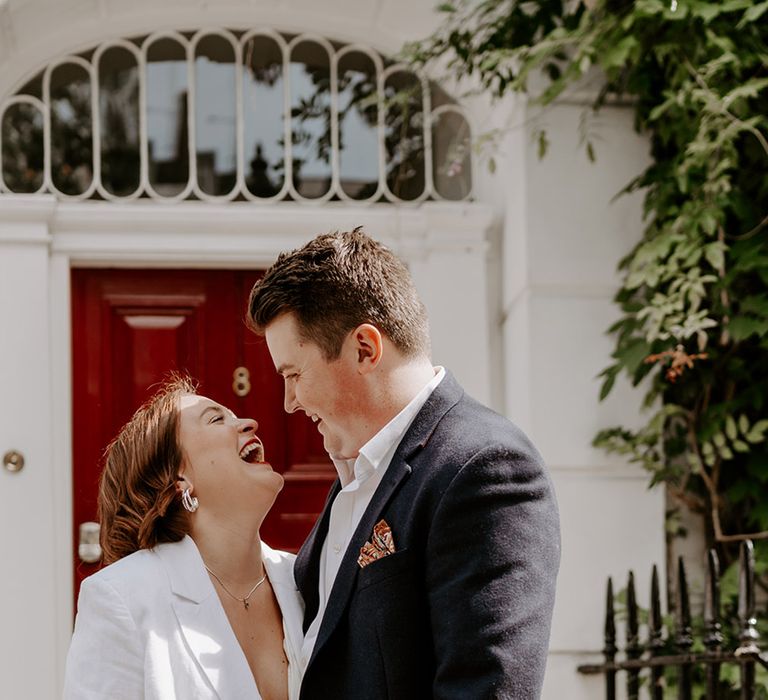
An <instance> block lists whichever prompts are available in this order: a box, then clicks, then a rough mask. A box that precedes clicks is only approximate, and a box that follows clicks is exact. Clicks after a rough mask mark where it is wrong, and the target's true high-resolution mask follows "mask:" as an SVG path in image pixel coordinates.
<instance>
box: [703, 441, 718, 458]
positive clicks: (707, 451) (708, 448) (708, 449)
mask: <svg viewBox="0 0 768 700" xmlns="http://www.w3.org/2000/svg"><path fill="white" fill-rule="evenodd" d="M701 453H702V454H703V455H704V456H705V457H707V456H713V455H714V454H715V448H714V447H712V443H711V442H710V441H709V440H705V441H704V442H702V443H701Z"/></svg>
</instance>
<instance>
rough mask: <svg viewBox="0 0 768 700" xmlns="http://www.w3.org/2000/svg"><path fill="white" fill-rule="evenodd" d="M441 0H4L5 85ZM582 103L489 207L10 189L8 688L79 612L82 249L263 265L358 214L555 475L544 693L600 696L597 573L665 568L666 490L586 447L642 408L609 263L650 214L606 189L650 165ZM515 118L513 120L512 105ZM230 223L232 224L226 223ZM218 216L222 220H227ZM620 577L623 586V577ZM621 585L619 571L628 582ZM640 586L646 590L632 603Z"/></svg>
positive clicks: (4, 228) (3, 551) (1, 362)
mask: <svg viewBox="0 0 768 700" xmlns="http://www.w3.org/2000/svg"><path fill="white" fill-rule="evenodd" d="M433 6H434V3H433V1H432V0H418V1H417V2H413V1H412V0H410V1H409V2H406V1H405V0H358V1H356V2H351V1H350V0H329V1H327V2H323V3H317V2H312V1H310V0H282V1H280V2H267V1H266V0H218V1H217V2H200V1H192V0H166V1H165V2H163V3H158V2H150V1H149V0H134V1H133V2H131V3H125V2H119V1H118V0H56V1H54V0H9V1H8V2H7V3H5V4H3V3H2V2H0V96H4V95H5V94H7V92H8V90H10V89H11V88H12V87H13V86H16V85H18V84H20V83H22V82H23V80H24V79H26V78H27V77H29V76H31V75H32V74H34V73H35V72H36V71H37V70H39V68H40V67H41V66H42V65H43V63H44V61H46V60H48V59H51V58H54V57H56V56H58V55H60V54H61V53H63V52H67V51H73V50H77V49H80V48H83V47H86V46H88V45H89V44H94V43H96V42H98V41H101V40H103V39H105V38H109V37H121V36H131V35H136V34H144V33H148V32H149V31H155V30H157V29H161V28H173V29H183V28H198V27H203V26H231V27H250V26H256V25H262V26H271V27H274V28H277V29H280V30H284V31H307V30H309V31H313V32H316V33H318V34H321V35H324V36H327V37H329V38H334V39H339V40H342V41H362V42H365V43H369V44H370V45H371V46H373V47H374V48H376V49H378V50H380V51H382V52H384V53H390V54H392V53H395V52H396V51H397V50H398V49H399V48H400V46H401V44H402V41H403V40H405V39H412V38H417V37H419V36H423V35H425V34H426V33H427V32H428V31H429V28H430V27H431V26H432V25H433V23H434V21H435V19H434V15H433V13H432V8H433ZM471 107H472V111H473V114H474V117H475V123H476V125H477V126H479V128H480V129H483V128H487V127H489V126H494V125H499V124H522V123H523V122H524V121H525V118H526V117H527V116H530V115H528V114H527V113H526V111H525V110H526V107H525V105H524V104H520V103H518V104H514V103H511V104H506V105H495V106H491V105H489V103H488V102H487V101H485V100H483V99H480V100H475V101H474V102H473V103H472V105H471ZM579 109H580V108H579V107H577V106H568V105H562V106H559V107H556V108H554V109H552V110H550V111H549V112H548V113H547V114H546V116H545V117H544V119H545V120H546V124H547V125H548V128H549V137H550V140H551V147H550V153H549V155H548V156H547V158H546V159H545V160H544V161H542V162H539V161H538V159H537V157H536V155H535V152H534V151H535V149H534V148H533V145H532V143H531V139H530V134H529V132H528V130H527V129H526V128H523V127H519V126H518V127H516V128H513V129H510V130H509V131H508V133H507V135H506V136H505V137H504V139H503V142H502V143H501V144H500V146H499V149H498V153H497V157H496V160H497V164H498V168H497V171H496V173H495V174H494V175H491V174H490V173H489V172H488V171H487V170H486V169H485V168H484V167H483V166H482V165H481V168H480V170H478V171H477V172H476V173H475V183H476V192H477V199H478V200H479V204H473V205H470V206H464V205H453V204H446V205H442V204H426V205H422V206H421V207H416V208H414V207H402V208H392V207H380V206H373V207H358V208H355V209H350V208H349V207H344V206H337V205H327V206H325V207H315V206H309V207H302V206H297V205H291V204H288V203H285V204H282V205H278V206H272V207H265V208H254V207H252V206H250V205H215V206H214V205H204V206H194V205H193V206H188V205H175V206H173V207H165V206H158V205H152V204H138V203H137V204H135V205H130V204H126V205H106V204H98V205H94V204H93V203H87V202H86V203H82V204H67V205H59V204H56V203H55V202H54V201H53V200H52V199H45V200H37V201H35V202H29V201H26V200H25V199H24V198H13V199H9V198H7V197H0V329H2V330H0V396H2V401H0V454H2V453H3V452H5V451H6V450H7V449H10V448H15V449H19V450H21V451H22V452H24V454H25V457H26V458H27V467H26V468H25V470H24V471H23V472H21V473H20V474H9V473H7V472H5V471H0V527H2V530H0V560H1V561H3V566H4V571H6V572H10V574H11V575H4V576H2V577H0V621H2V626H1V627H0V697H3V698H5V697H9V698H16V697H19V698H22V697H23V698H30V699H32V700H37V699H38V698H39V699H40V700H44V699H46V698H53V697H56V695H57V692H58V691H57V689H58V687H59V684H60V681H61V673H62V669H63V660H64V653H65V650H66V645H67V641H68V636H69V629H70V627H69V625H70V622H71V614H72V610H71V563H70V557H71V553H70V551H69V550H70V542H69V531H70V530H69V528H70V519H71V503H70V500H69V499H70V495H69V494H70V488H71V477H70V474H71V468H72V464H71V461H72V458H71V400H70V396H71V394H70V391H71V388H70V378H69V373H70V372H71V363H70V357H69V342H70V340H69V298H68V288H67V285H68V278H69V267H70V265H74V264H79V265H82V264H85V265H93V264H120V265H187V266H190V267H198V266H213V267H215V266H222V267H229V266H233V265H234V266H241V267H242V266H264V265H267V264H269V262H270V261H271V260H272V259H274V256H275V255H276V254H277V252H278V251H279V250H281V249H285V248H290V247H294V246H295V245H299V244H300V243H301V242H303V241H304V240H306V239H308V238H309V237H311V236H312V235H314V234H315V233H317V232H319V231H322V230H326V229H330V228H344V227H350V226H354V225H358V224H360V223H363V224H365V225H366V227H367V228H368V229H369V230H370V231H371V232H372V233H373V234H374V235H376V236H378V237H380V238H382V239H383V240H385V241H386V242H388V243H389V244H391V245H392V246H393V248H395V250H397V251H398V252H399V253H400V254H401V255H402V256H403V257H404V258H405V259H406V260H407V261H408V263H409V265H410V267H411V270H412V271H413V274H414V277H415V280H416V283H417V286H418V287H419V290H420V292H421V294H422V296H423V298H424V301H425V303H426V304H427V307H428V309H429V312H430V317H431V324H432V334H433V350H434V353H433V354H434V359H435V361H436V362H439V363H442V364H445V365H446V366H448V367H450V368H451V369H452V370H453V371H454V373H455V374H456V375H457V377H458V378H459V380H460V381H461V382H462V383H463V384H464V385H465V387H466V388H467V389H468V391H470V393H472V394H473V395H474V396H476V397H477V398H478V399H480V400H481V401H485V402H486V403H489V404H490V405H492V406H493V407H494V408H496V409H497V410H500V411H502V412H504V413H505V414H506V415H508V416H509V417H510V418H511V419H512V420H514V421H515V422H517V423H518V424H520V425H521V427H523V428H524V429H525V430H526V431H527V432H528V433H529V434H530V435H531V437H532V438H533V439H534V441H535V443H536V444H537V446H538V447H539V448H540V450H541V451H542V453H543V454H544V457H545V459H546V460H547V462H548V464H549V465H550V468H551V470H552V474H553V478H554V481H555V485H556V488H557V491H558V498H559V502H560V508H561V516H562V525H563V560H562V567H561V574H560V578H559V593H558V601H557V607H556V611H555V620H554V626H553V635H552V644H551V649H552V653H551V656H550V662H549V667H548V671H547V678H546V686H545V692H544V698H545V699H546V700H561V699H562V698H568V699H569V700H580V699H582V698H583V699H585V700H586V698H596V697H600V696H601V690H600V682H599V680H597V679H590V678H583V677H580V676H579V675H578V674H577V673H576V672H575V666H576V665H577V663H579V662H581V661H582V660H584V659H586V658H589V659H591V660H594V659H595V658H596V657H594V655H591V656H590V655H589V652H594V651H596V650H598V649H599V648H600V647H601V646H602V640H601V639H600V633H601V628H602V605H603V597H604V584H605V578H606V576H607V575H609V574H611V575H613V576H614V578H615V581H617V583H618V582H619V581H621V582H623V581H624V578H625V576H626V571H627V569H628V568H634V569H635V572H636V573H637V574H638V578H639V581H640V582H641V583H640V585H641V587H642V586H643V585H644V584H643V583H642V582H643V580H644V578H643V577H644V575H645V574H646V573H647V572H648V571H649V569H650V565H651V563H652V562H657V563H659V564H662V563H663V551H664V550H663V528H662V525H663V503H662V496H661V493H660V492H656V491H650V492H649V491H648V490H647V489H646V481H647V479H646V475H645V474H643V473H638V472H637V471H634V470H632V469H629V468H628V467H627V466H626V465H624V464H621V463H619V462H618V461H616V460H614V459H612V458H609V457H607V456H606V455H604V454H603V453H600V452H597V451H595V450H594V449H593V448H591V447H590V442H591V440H592V437H593V436H594V434H595V432H596V431H597V430H598V429H599V428H601V427H604V426H605V425H608V424H613V423H618V422H623V423H625V424H628V425H631V424H633V423H636V422H637V421H638V417H637V415H638V414H637V406H638V397H637V395H636V392H633V391H631V390H629V389H628V388H627V387H626V386H618V387H617V389H616V390H615V391H614V394H613V395H612V396H611V397H610V399H609V400H608V401H606V402H605V403H604V404H598V403H597V393H598V389H599V383H598V381H597V380H596V379H595V376H596V375H597V373H598V372H599V371H600V370H601V369H602V368H603V367H605V366H606V365H607V364H608V360H609V354H610V351H611V347H612V344H611V343H612V341H611V340H610V339H609V338H607V337H606V336H605V335H604V331H605V329H606V328H607V327H608V325H610V323H612V322H613V321H614V320H615V318H616V317H617V309H616V307H614V306H613V305H612V303H611V297H612V296H613V293H614V291H615V289H616V285H617V277H616V273H615V266H616V262H617V261H618V259H619V258H620V257H621V256H622V255H624V254H625V253H626V252H627V251H628V250H629V248H630V246H631V245H632V242H633V241H634V240H635V239H636V238H637V236H638V235H639V233H640V231H641V222H640V201H639V199H638V198H637V197H633V198H623V199H620V200H618V201H617V202H615V203H613V204H611V202H610V200H611V198H612V197H613V195H614V194H615V193H616V192H617V190H618V189H619V188H620V187H621V186H622V185H623V184H625V183H626V182H627V181H628V180H629V179H630V178H631V177H632V176H633V175H634V174H636V173H637V172H638V171H639V169H640V168H641V167H642V165H643V163H644V162H645V158H646V148H645V143H644V141H643V140H642V139H641V138H639V137H637V136H636V135H634V134H633V132H632V129H631V116H630V114H629V113H628V112H627V111H626V110H622V109H619V108H611V109H607V110H605V112H604V114H603V115H602V117H601V122H602V123H601V124H600V126H599V128H598V130H597V131H598V133H599V135H600V140H598V141H597V142H596V144H595V145H596V150H597V159H598V160H597V163H596V164H590V163H589V162H588V161H587V159H586V156H585V155H584V153H583V149H580V148H579V145H578V129H577V124H578V113H579ZM510 120H511V121H510ZM222 221H226V223H227V225H226V227H222V226H221V223H222ZM223 228H225V230H224V231H223V232H222V229H223ZM622 585H623V584H622ZM619 587H620V586H619ZM642 599H643V597H642V590H641V600H642Z"/></svg>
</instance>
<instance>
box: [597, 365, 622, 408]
mask: <svg viewBox="0 0 768 700" xmlns="http://www.w3.org/2000/svg"><path fill="white" fill-rule="evenodd" d="M618 373H619V368H618V367H617V366H616V365H614V366H613V367H609V368H608V369H607V370H606V371H605V372H603V374H604V375H605V380H604V381H603V385H602V386H601V387H600V401H603V400H604V399H605V397H606V396H608V394H610V393H611V389H613V385H614V383H615V382H616V375H617V374H618Z"/></svg>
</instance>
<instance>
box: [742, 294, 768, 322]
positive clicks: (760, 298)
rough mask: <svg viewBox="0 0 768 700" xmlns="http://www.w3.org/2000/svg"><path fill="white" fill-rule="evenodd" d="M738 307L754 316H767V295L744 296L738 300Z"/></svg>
mask: <svg viewBox="0 0 768 700" xmlns="http://www.w3.org/2000/svg"><path fill="white" fill-rule="evenodd" d="M739 307H740V308H741V310H742V311H747V312H749V313H752V314H754V315H755V316H765V317H766V318H768V296H764V295H753V296H749V297H744V298H743V299H741V300H740V301H739Z"/></svg>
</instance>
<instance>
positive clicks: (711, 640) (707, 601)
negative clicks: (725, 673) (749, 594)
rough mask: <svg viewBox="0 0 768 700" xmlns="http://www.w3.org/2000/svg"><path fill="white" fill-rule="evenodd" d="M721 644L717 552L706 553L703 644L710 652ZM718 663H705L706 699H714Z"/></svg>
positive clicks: (713, 651) (718, 677)
mask: <svg viewBox="0 0 768 700" xmlns="http://www.w3.org/2000/svg"><path fill="white" fill-rule="evenodd" d="M722 644H723V632H722V625H721V624H720V561H719V560H718V558H717V552H716V551H715V550H714V549H710V550H709V552H708V553H707V581H706V588H705V593H704V646H705V647H706V648H707V651H709V653H710V654H717V653H719V652H720V649H721V646H722ZM720 666H721V665H720V664H719V663H710V664H707V669H706V675H707V696H706V697H707V700H716V698H717V697H718V686H719V685H720Z"/></svg>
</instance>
